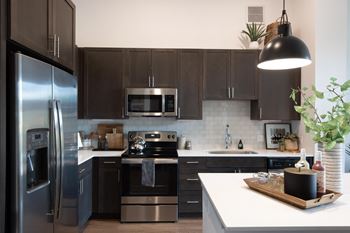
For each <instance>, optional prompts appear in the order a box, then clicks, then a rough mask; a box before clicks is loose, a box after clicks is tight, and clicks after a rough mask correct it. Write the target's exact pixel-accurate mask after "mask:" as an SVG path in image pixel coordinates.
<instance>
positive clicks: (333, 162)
mask: <svg viewBox="0 0 350 233" xmlns="http://www.w3.org/2000/svg"><path fill="white" fill-rule="evenodd" d="M349 90H350V80H348V81H346V82H344V83H342V84H339V83H338V82H337V79H336V78H333V77H332V78H330V83H329V84H328V85H327V86H326V90H325V91H324V92H321V91H318V90H316V88H315V87H314V86H312V89H311V94H307V93H306V92H307V91H308V88H303V89H300V88H299V89H296V90H295V89H293V90H292V93H291V95H290V97H291V99H292V100H293V101H294V102H295V104H296V106H295V111H297V112H298V113H300V116H301V119H302V120H303V122H304V124H305V129H306V132H308V133H311V134H312V136H313V140H314V141H315V142H316V143H318V148H319V150H320V151H322V152H323V160H324V164H325V167H326V186H327V189H331V190H333V191H341V189H342V173H343V163H342V160H343V152H344V140H345V137H346V135H348V134H349V133H350V102H347V101H346V100H345V96H346V95H348V94H349V93H348V91H349ZM297 93H300V94H301V96H302V99H303V100H304V101H303V103H302V104H300V105H299V104H298V103H297V102H296V94H297ZM317 99H320V100H322V99H326V100H327V101H328V102H329V104H330V106H331V107H330V109H329V110H328V111H327V112H325V113H320V112H319V111H318V110H317V108H316V105H315V102H316V100H317Z"/></svg>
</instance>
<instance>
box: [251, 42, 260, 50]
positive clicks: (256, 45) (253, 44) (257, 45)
mask: <svg viewBox="0 0 350 233" xmlns="http://www.w3.org/2000/svg"><path fill="white" fill-rule="evenodd" d="M249 49H259V43H258V42H257V41H251V42H250V43H249Z"/></svg>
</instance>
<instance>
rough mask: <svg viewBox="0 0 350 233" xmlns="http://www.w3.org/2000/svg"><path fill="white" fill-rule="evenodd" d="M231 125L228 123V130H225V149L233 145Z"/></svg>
mask: <svg viewBox="0 0 350 233" xmlns="http://www.w3.org/2000/svg"><path fill="white" fill-rule="evenodd" d="M229 128H230V126H229V125H226V130H225V149H229V148H230V146H232V138H231V134H230V133H229Z"/></svg>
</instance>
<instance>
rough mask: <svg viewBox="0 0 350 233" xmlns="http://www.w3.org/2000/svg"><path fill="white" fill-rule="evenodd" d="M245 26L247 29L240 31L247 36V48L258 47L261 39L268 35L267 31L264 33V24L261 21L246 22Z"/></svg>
mask: <svg viewBox="0 0 350 233" xmlns="http://www.w3.org/2000/svg"><path fill="white" fill-rule="evenodd" d="M246 28H247V30H243V31H242V33H243V34H245V35H247V36H248V37H249V40H250V44H249V48H250V49H258V48H259V43H260V41H261V39H262V38H263V37H264V36H266V35H268V33H266V29H265V26H264V25H263V24H261V23H259V24H258V23H247V24H246Z"/></svg>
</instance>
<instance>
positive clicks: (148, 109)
mask: <svg viewBox="0 0 350 233" xmlns="http://www.w3.org/2000/svg"><path fill="white" fill-rule="evenodd" d="M125 106H126V109H125V110H126V115H127V116H138V117H140V116H146V117H151V116H157V117H161V116H165V117H176V116H177V89H176V88H126V90H125Z"/></svg>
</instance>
